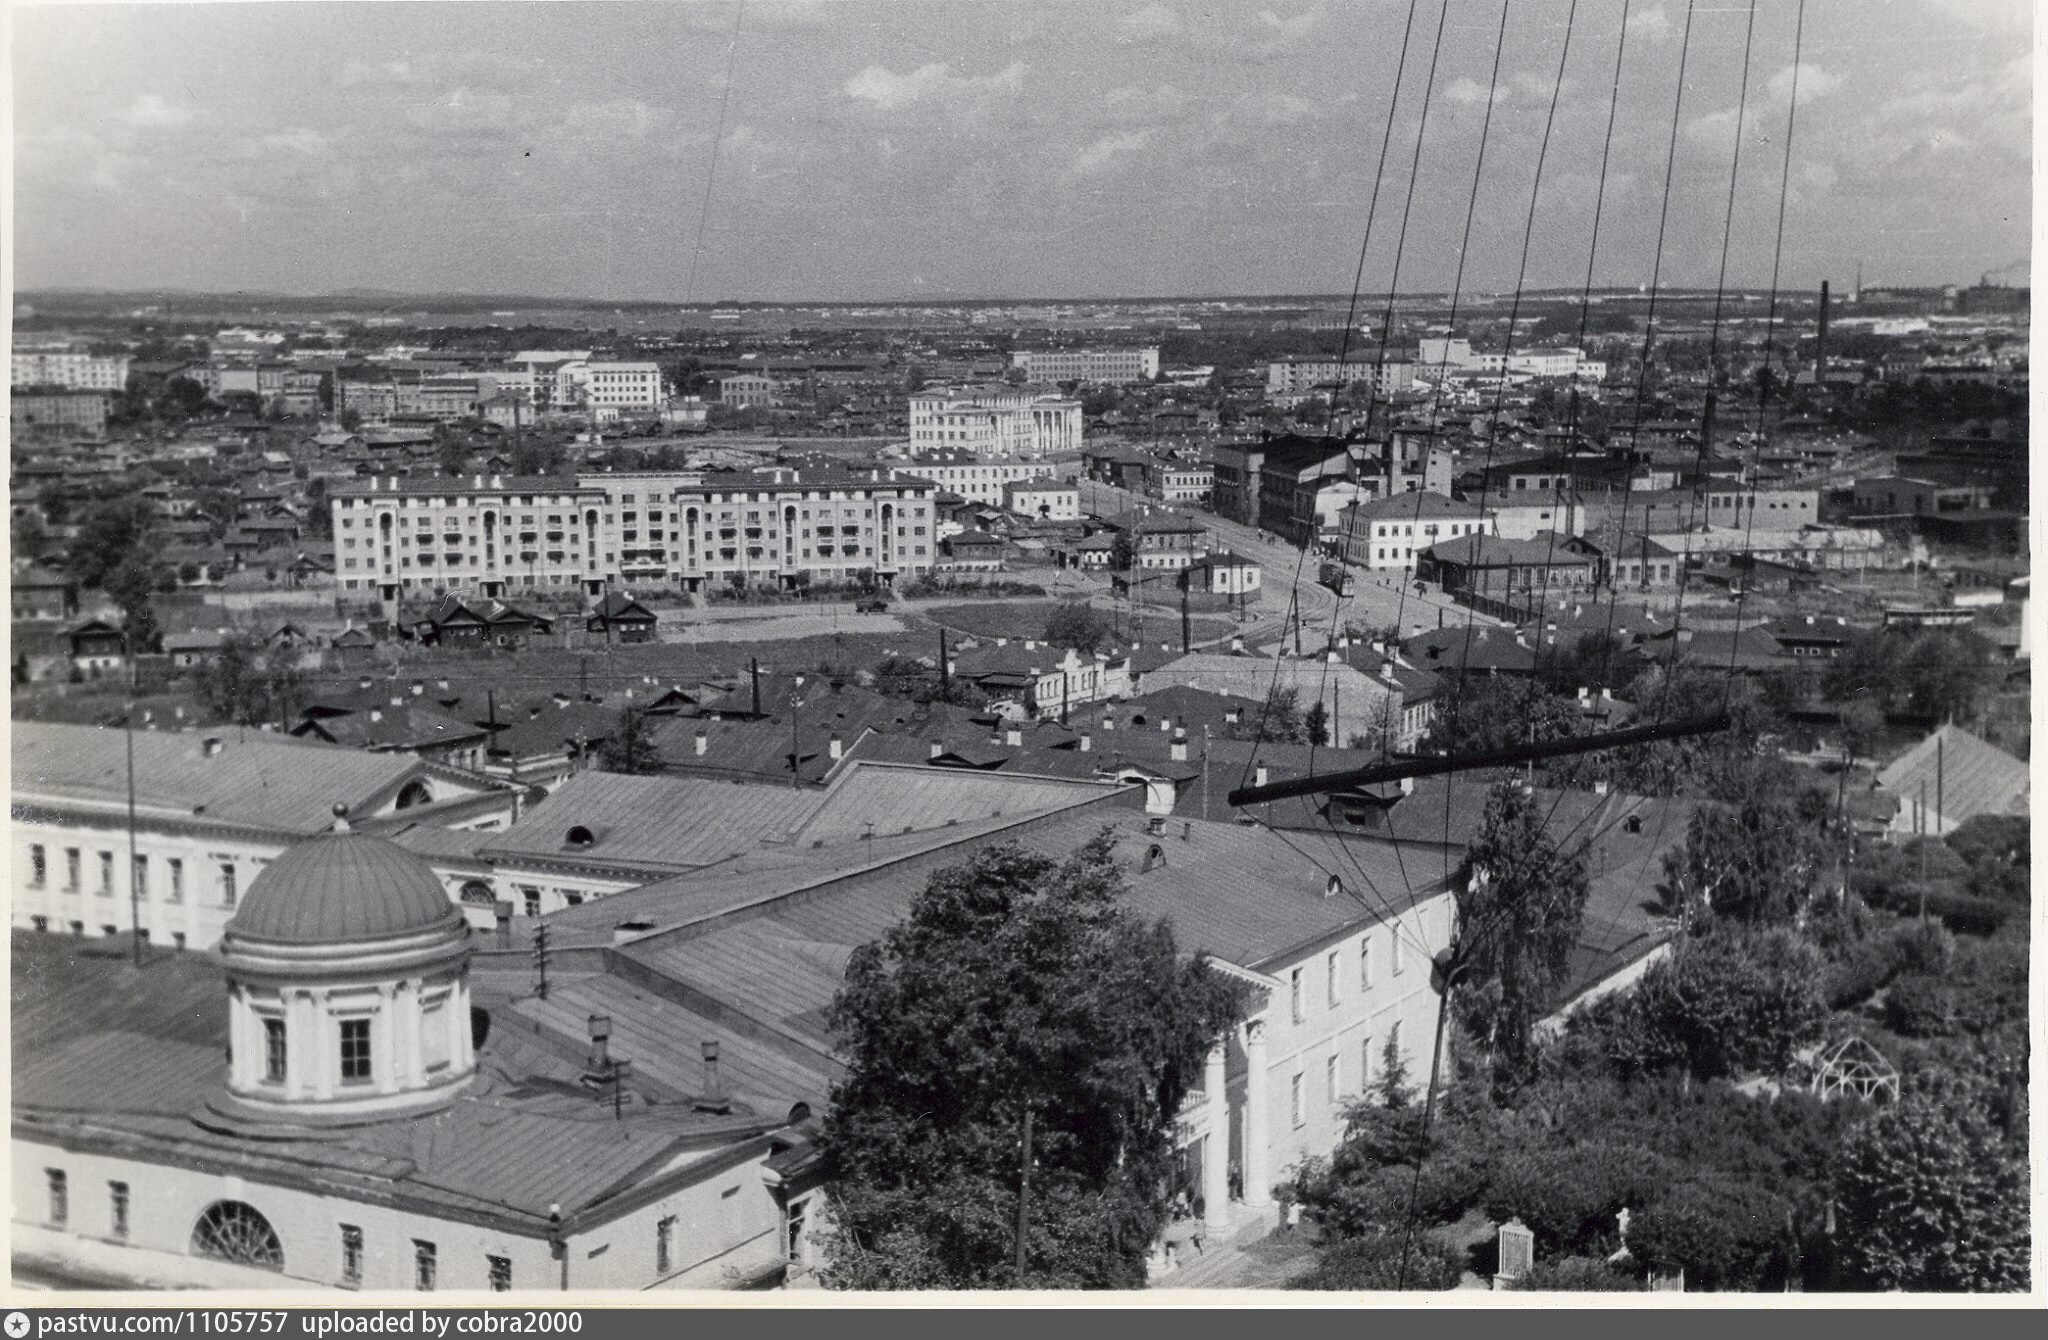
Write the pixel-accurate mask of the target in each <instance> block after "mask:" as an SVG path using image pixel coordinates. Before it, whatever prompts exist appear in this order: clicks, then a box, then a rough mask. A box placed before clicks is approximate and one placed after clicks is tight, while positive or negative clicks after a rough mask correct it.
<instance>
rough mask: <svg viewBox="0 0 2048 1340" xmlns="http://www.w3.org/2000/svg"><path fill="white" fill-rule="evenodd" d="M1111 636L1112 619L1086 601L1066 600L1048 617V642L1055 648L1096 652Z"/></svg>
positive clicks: (1046, 627)
mask: <svg viewBox="0 0 2048 1340" xmlns="http://www.w3.org/2000/svg"><path fill="white" fill-rule="evenodd" d="M1109 637H1110V628H1109V620H1107V619H1105V618H1103V617H1102V615H1101V614H1100V613H1099V612H1098V611H1096V610H1093V609H1090V608H1089V607H1088V604H1087V602H1085V601H1080V600H1069V601H1064V602H1062V603H1061V604H1059V605H1058V606H1056V607H1054V609H1053V611H1052V613H1051V614H1048V615H1047V616H1046V618H1045V640H1046V641H1047V642H1048V643H1050V644H1051V645H1053V646H1055V647H1072V648H1073V649H1074V650H1076V651H1079V652H1084V653H1085V652H1093V651H1094V650H1095V649H1096V648H1097V647H1100V646H1101V645H1102V644H1103V643H1104V642H1107V641H1108V640H1109Z"/></svg>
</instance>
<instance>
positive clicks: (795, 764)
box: [789, 675, 804, 790]
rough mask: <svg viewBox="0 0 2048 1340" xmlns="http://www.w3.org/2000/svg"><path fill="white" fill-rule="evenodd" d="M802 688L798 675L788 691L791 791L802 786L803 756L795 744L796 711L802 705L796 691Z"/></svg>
mask: <svg viewBox="0 0 2048 1340" xmlns="http://www.w3.org/2000/svg"><path fill="white" fill-rule="evenodd" d="M803 686H804V677H803V676H802V675H798V676H797V677H796V687H795V688H792V689H791V690H790V691H789V785H790V789H791V790H796V789H797V788H799V787H801V786H802V785H803V784H804V767H803V764H804V760H803V755H802V754H801V753H799V752H797V744H796V709H797V708H798V707H799V706H801V705H802V704H800V703H798V701H797V697H796V691H797V689H800V688H802V687H803Z"/></svg>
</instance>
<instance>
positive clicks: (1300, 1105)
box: [1287, 1070, 1308, 1126]
mask: <svg viewBox="0 0 2048 1340" xmlns="http://www.w3.org/2000/svg"><path fill="white" fill-rule="evenodd" d="M1301 1079H1302V1076H1301V1072H1300V1071H1299V1070H1297V1071H1295V1072H1294V1078H1293V1080H1291V1081H1290V1082H1289V1084H1288V1088H1287V1093H1288V1102H1289V1108H1288V1110H1289V1112H1290V1113H1291V1114H1292V1116H1293V1120H1294V1124H1295V1125H1296V1126H1300V1125H1302V1124H1303V1123H1305V1122H1306V1121H1307V1120H1308V1109H1307V1105H1306V1104H1305V1103H1304V1102H1303V1101H1302V1096H1303V1095H1302V1082H1301Z"/></svg>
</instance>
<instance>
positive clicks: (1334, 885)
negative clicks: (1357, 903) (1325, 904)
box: [1323, 875, 1344, 898]
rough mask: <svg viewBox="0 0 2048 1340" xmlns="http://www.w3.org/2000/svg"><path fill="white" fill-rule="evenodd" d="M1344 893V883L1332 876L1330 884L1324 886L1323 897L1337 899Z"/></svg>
mask: <svg viewBox="0 0 2048 1340" xmlns="http://www.w3.org/2000/svg"><path fill="white" fill-rule="evenodd" d="M1342 892H1344V881H1343V880H1341V879H1339V878H1337V877H1336V876H1335V875H1332V876H1330V878H1329V882H1328V883H1326V884H1324V885H1323V897H1325V898H1335V897H1336V896H1337V895H1338V894H1340V893H1342Z"/></svg>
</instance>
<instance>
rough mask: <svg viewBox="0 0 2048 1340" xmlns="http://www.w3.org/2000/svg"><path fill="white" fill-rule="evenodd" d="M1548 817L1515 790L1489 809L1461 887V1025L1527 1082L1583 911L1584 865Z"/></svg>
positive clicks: (1500, 790)
mask: <svg viewBox="0 0 2048 1340" xmlns="http://www.w3.org/2000/svg"><path fill="white" fill-rule="evenodd" d="M1543 825H1544V808H1543V807H1542V806H1540V805H1538V804H1537V802H1536V800H1535V798H1534V796H1533V795H1531V794H1530V793H1528V792H1525V791H1524V790H1523V789H1522V788H1521V787H1520V786H1519V785H1517V784H1515V783H1512V782H1510V783H1506V784H1503V785H1501V786H1498V787H1495V788H1494V790H1493V792H1492V794H1491V795H1489V796H1488V797H1487V799H1486V811H1485V816H1484V818H1483V819H1482V820H1481V823H1480V829H1479V836H1478V838H1477V839H1476V840H1475V841H1474V842H1473V844H1472V846H1471V848H1470V849H1468V850H1467V851H1466V853H1465V861H1464V865H1463V867H1462V868H1461V869H1460V870H1459V872H1458V876H1457V881H1456V893H1457V899H1458V925H1459V931H1458V939H1459V945H1458V955H1459V959H1460V965H1459V969H1458V981H1457V984H1456V986H1457V989H1456V990H1455V991H1454V993H1453V994H1452V997H1451V999H1452V1001H1453V1002H1455V1004H1456V1007H1457V1011H1458V1019H1459V1022H1460V1023H1461V1024H1462V1025H1463V1027H1464V1028H1465V1029H1466V1030H1467V1031H1469V1032H1470V1033H1471V1034H1472V1035H1473V1036H1474V1037H1475V1038H1477V1039H1478V1040H1479V1042H1480V1043H1481V1045H1482V1046H1484V1047H1485V1048H1486V1049H1487V1050H1488V1051H1490V1052H1492V1053H1493V1054H1494V1055H1495V1057H1496V1058H1497V1059H1498V1060H1499V1061H1500V1062H1502V1063H1504V1065H1505V1070H1506V1074H1505V1075H1503V1076H1502V1078H1507V1077H1515V1078H1520V1077H1522V1076H1524V1074H1525V1073H1526V1071H1527V1069H1528V1067H1529V1065H1530V1064H1531V1062H1532V1061H1533V1059H1534V1030H1535V1027H1536V1023H1537V1021H1538V1020H1540V1019H1541V1018H1542V1017H1543V1016H1544V1015H1545V1014H1547V1013H1548V1012H1549V1011H1550V1009H1551V1008H1552V1007H1553V1006H1554V1005H1555V1004H1556V1003H1557V992H1558V989H1559V988H1560V987H1562V986H1563V985H1564V983H1565V979H1566V977H1567V975H1568V974H1569V973H1570V970H1571V955H1572V949H1573V947H1574V946H1575V945H1577V943H1578V939H1579V923H1580V921H1581V919H1582V918H1583V917H1584V915H1585V909H1586V889H1587V884H1586V862H1585V859H1584V857H1582V856H1572V857H1566V856H1564V855H1563V854H1561V853H1560V852H1559V851H1558V849H1557V844H1556V843H1554V842H1552V841H1551V839H1550V836H1549V834H1548V833H1546V832H1545V831H1544V826H1543Z"/></svg>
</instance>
